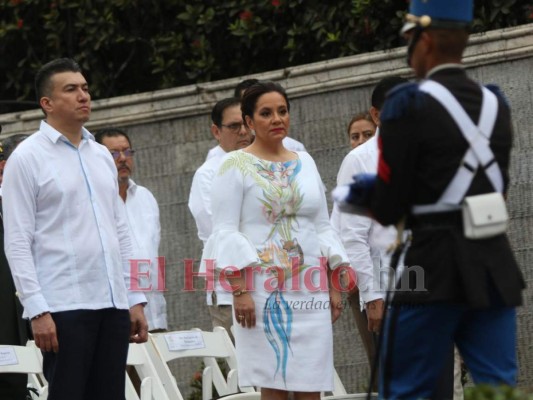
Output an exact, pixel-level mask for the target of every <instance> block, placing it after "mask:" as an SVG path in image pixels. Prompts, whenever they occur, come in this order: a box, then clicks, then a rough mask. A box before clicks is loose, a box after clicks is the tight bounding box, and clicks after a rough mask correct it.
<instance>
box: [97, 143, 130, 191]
mask: <svg viewBox="0 0 533 400" xmlns="http://www.w3.org/2000/svg"><path fill="white" fill-rule="evenodd" d="M102 144H103V145H104V146H105V147H107V148H108V150H109V151H110V152H111V154H112V155H113V159H114V160H115V164H116V166H117V171H118V181H119V182H120V183H127V182H128V180H129V178H130V176H131V174H132V172H133V155H130V156H129V157H127V156H126V155H125V154H124V152H125V151H126V150H131V149H130V144H129V142H128V139H126V137H125V136H122V135H120V136H112V137H103V138H102Z"/></svg>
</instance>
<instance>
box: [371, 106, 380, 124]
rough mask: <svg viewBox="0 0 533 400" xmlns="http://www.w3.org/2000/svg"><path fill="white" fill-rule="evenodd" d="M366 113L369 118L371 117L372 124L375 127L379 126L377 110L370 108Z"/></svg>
mask: <svg viewBox="0 0 533 400" xmlns="http://www.w3.org/2000/svg"><path fill="white" fill-rule="evenodd" d="M368 113H369V114H370V117H372V121H374V124H376V126H380V125H381V121H380V120H379V110H378V109H377V108H376V107H374V106H372V107H370V110H368Z"/></svg>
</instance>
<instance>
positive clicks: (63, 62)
mask: <svg viewBox="0 0 533 400" xmlns="http://www.w3.org/2000/svg"><path fill="white" fill-rule="evenodd" d="M61 72H80V73H81V68H80V66H79V65H78V63H77V62H76V61H74V60H73V59H71V58H57V59H55V60H52V61H50V62H49V63H46V64H44V65H43V66H42V67H41V68H40V69H39V71H38V72H37V74H36V75H35V94H36V95H37V103H40V101H41V98H42V97H44V96H48V95H50V93H51V91H52V85H51V78H52V76H53V75H55V74H59V73H61Z"/></svg>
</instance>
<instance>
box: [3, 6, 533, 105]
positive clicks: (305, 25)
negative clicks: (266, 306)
mask: <svg viewBox="0 0 533 400" xmlns="http://www.w3.org/2000/svg"><path fill="white" fill-rule="evenodd" d="M407 3H408V0H337V1H336V2H333V3H332V2H325V1H323V0H253V1H252V0H227V1H220V0H218V1H217V0H164V1H160V0H0V54H1V55H2V56H1V57H0V76H2V77H3V79H2V80H3V85H2V86H1V88H0V112H8V111H14V110H16V108H15V107H14V106H13V104H12V103H13V101H17V102H18V104H17V105H18V106H19V108H21V107H27V106H28V104H30V105H31V106H33V107H35V103H33V102H34V96H35V94H34V89H33V77H34V75H35V72H36V71H37V69H38V68H39V67H40V66H41V65H43V64H44V63H46V62H48V61H50V60H51V59H53V58H56V57H72V58H74V59H76V60H77V61H78V62H79V63H80V65H81V66H82V68H83V70H84V74H85V75H86V77H87V79H88V80H89V83H90V87H91V94H92V96H93V98H95V99H97V98H108V97H114V96H120V95H126V94H132V93H139V92H145V91H152V90H158V89H164V88H170V87H176V86H181V85H187V84H192V83H197V82H206V81H213V80H218V79H224V78H229V77H235V76H242V75H246V74H252V73H258V72H263V71H268V70H274V69H279V68H285V67H288V66H293V65H300V64H305V63H310V62H315V61H320V60H326V59H332V58H337V57H343V56H348V55H353V54H359V53H363V52H369V51H375V50H383V49H390V48H392V47H397V46H400V45H402V42H401V39H400V37H399V35H398V31H399V29H400V27H401V25H402V20H403V15H404V13H405V10H406V9H407V6H408V4H407ZM475 15H476V19H475V21H474V24H473V31H474V32H483V31H486V30H490V29H497V28H503V27H509V26H515V25H519V24H524V23H527V22H531V21H533V6H532V5H531V1H530V0H476V1H475Z"/></svg>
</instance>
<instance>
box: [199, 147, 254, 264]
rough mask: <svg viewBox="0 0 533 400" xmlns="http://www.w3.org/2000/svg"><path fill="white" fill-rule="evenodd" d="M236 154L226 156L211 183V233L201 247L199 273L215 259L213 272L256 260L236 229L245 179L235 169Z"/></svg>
mask: <svg viewBox="0 0 533 400" xmlns="http://www.w3.org/2000/svg"><path fill="white" fill-rule="evenodd" d="M235 153H237V154H235ZM238 153H239V152H233V153H232V154H229V155H228V156H226V158H225V159H224V161H223V162H222V165H221V167H220V169H219V171H218V172H217V174H216V176H215V179H214V180H213V188H212V191H211V205H212V215H213V232H212V234H211V235H210V236H209V239H208V240H207V243H206V244H205V246H204V251H203V253H202V263H201V266H200V271H201V272H204V271H205V268H206V265H207V260H215V268H216V269H224V268H228V267H233V268H237V269H243V268H246V267H248V266H253V265H256V264H259V261H260V260H259V257H258V255H257V251H256V249H255V247H254V245H253V243H252V242H251V241H250V239H249V238H248V237H247V236H246V235H244V234H242V233H241V232H240V230H239V226H240V218H241V207H242V203H243V197H244V180H245V176H244V174H243V172H242V169H239V168H236V166H235V165H236V163H238V162H242V158H239V157H238Z"/></svg>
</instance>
